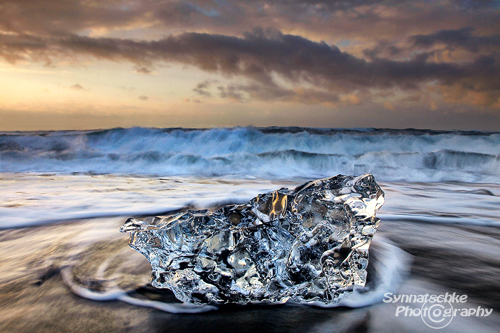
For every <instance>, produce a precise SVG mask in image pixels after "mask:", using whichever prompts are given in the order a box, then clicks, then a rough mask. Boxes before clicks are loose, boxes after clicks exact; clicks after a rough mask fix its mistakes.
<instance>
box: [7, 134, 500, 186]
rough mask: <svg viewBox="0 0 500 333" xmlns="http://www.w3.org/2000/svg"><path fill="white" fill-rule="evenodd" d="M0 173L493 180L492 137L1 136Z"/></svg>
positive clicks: (498, 170)
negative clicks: (361, 176) (335, 175)
mask: <svg viewBox="0 0 500 333" xmlns="http://www.w3.org/2000/svg"><path fill="white" fill-rule="evenodd" d="M0 162H1V164H0V172H60V173H75V172H76V173H92V174H135V175H149V176H150V175H158V176H190V175H193V176H205V177H207V176H208V177H210V176H216V177H221V176H222V177H224V176H235V177H257V178H267V179H286V178H310V177H326V176H331V175H334V174H338V173H342V174H362V173H372V174H374V175H375V176H376V177H377V179H379V180H382V181H413V182H421V181H423V182H434V181H464V182H494V183H498V182H499V181H500V178H499V177H498V176H499V175H500V132H488V133H484V132H459V131H451V132H446V131H424V130H411V129H407V130H392V129H391V130H389V129H386V130H381V129H309V128H300V127H288V128H282V127H271V128H254V127H237V128H218V129H179V128H171V129H154V128H130V129H123V128H116V129H109V130H99V131H56V132H3V133H0Z"/></svg>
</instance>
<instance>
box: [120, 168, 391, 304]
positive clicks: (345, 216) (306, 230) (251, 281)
mask: <svg viewBox="0 0 500 333" xmlns="http://www.w3.org/2000/svg"><path fill="white" fill-rule="evenodd" d="M383 203H384V192H383V191H382V189H381V188H380V187H379V186H378V184H377V183H376V182H375V179H374V177H373V176H372V175H370V174H365V175H362V176H359V177H353V176H343V175H337V176H335V177H330V178H325V179H319V180H316V181H311V182H308V183H305V184H303V185H301V186H299V187H297V188H296V189H294V190H290V189H286V188H282V189H279V190H277V191H273V192H269V193H266V194H260V195H258V196H257V197H255V198H253V199H251V200H250V201H248V202H247V203H245V204H239V205H235V204H233V205H226V206H223V207H221V208H219V209H216V210H186V211H183V212H178V213H175V214H171V215H166V216H150V217H142V218H131V219H128V220H127V221H126V222H125V224H124V225H123V226H122V228H121V229H120V231H122V232H130V246H131V247H132V248H133V249H135V250H137V251H138V252H140V253H142V254H143V255H144V256H145V257H146V258H147V259H148V260H149V262H150V263H151V267H152V277H151V283H152V285H153V286H154V287H156V288H168V289H171V290H172V291H173V292H174V294H175V296H176V297H177V298H178V299H179V300H180V301H182V302H185V303H194V304H206V303H208V304H225V303H236V304H247V303H278V304H279V303H285V302H287V301H292V302H299V303H306V304H307V303H311V304H312V303H314V304H318V303H322V304H335V303H338V302H339V301H340V300H341V299H342V298H343V297H344V296H346V295H347V294H349V293H350V292H351V291H352V290H353V289H354V288H355V287H356V286H358V287H363V286H364V285H365V283H366V275H367V271H366V268H367V265H368V248H369V246H370V243H371V240H372V237H373V235H374V233H375V231H376V229H377V227H378V226H379V219H378V218H377V217H376V216H375V214H376V212H377V211H378V209H379V208H380V207H381V206H382V204H383Z"/></svg>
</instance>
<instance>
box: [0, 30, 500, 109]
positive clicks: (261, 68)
mask: <svg viewBox="0 0 500 333" xmlns="http://www.w3.org/2000/svg"><path fill="white" fill-rule="evenodd" d="M4 45H5V46H6V47H5V46H4V47H3V48H2V50H1V51H0V56H3V57H4V58H5V59H7V60H10V61H12V60H13V59H14V60H16V59H25V60H26V59H33V58H34V60H36V59H37V58H40V59H44V60H46V61H50V60H51V59H52V58H53V57H61V56H62V57H67V56H70V57H74V56H77V55H85V56H93V57H95V58H99V59H109V60H113V61H124V60H125V61H129V62H132V63H134V64H135V65H136V66H140V67H141V68H142V67H145V68H150V67H152V66H154V64H155V63H156V62H161V61H162V62H177V63H182V64H186V65H191V66H194V67H197V68H200V69H202V70H205V71H208V72H217V73H221V74H224V75H228V76H233V77H234V76H238V77H244V78H246V79H249V80H250V81H252V82H255V83H257V84H259V85H260V86H264V87H266V89H269V91H268V93H273V92H274V95H275V96H276V97H280V96H282V95H286V94H289V93H287V92H286V91H287V90H286V89H283V88H280V87H278V85H277V83H276V82H275V79H274V78H273V76H278V77H280V78H281V79H283V80H285V81H287V82H289V83H291V84H296V85H300V84H308V85H312V86H313V88H314V89H316V90H311V91H310V93H313V92H314V91H316V92H318V93H319V92H320V91H323V92H328V91H332V94H334V95H335V94H338V93H347V92H352V91H356V90H366V89H370V88H378V89H389V88H400V89H415V88H418V87H419V86H421V85H422V84H425V83H428V82H431V81H432V82H435V83H438V84H441V85H445V86H453V85H458V86H460V87H462V88H463V89H466V90H472V91H480V92H482V93H486V94H488V95H491V96H490V97H492V98H491V101H495V98H496V96H498V93H499V89H500V81H499V77H500V70H499V69H500V66H499V63H498V59H496V58H495V57H494V56H481V57H479V58H477V59H475V60H474V61H471V62H468V63H465V64H458V63H457V64H455V63H443V62H440V63H437V62H433V61H431V60H430V59H429V55H427V54H421V55H417V56H415V57H414V58H411V59H409V60H405V61H395V60H389V59H382V58H374V59H373V60H372V61H367V60H364V59H362V58H358V57H355V56H353V55H351V54H349V53H347V52H342V51H340V50H339V48H338V47H336V46H332V45H328V44H326V43H324V42H319V43H318V42H314V41H311V40H309V39H306V38H304V37H301V36H295V35H289V34H282V33H281V32H279V31H277V30H267V31H263V30H261V29H256V30H254V31H253V32H251V33H246V34H245V36H244V37H243V38H240V37H235V36H226V35H216V34H202V33H184V34H181V35H176V36H169V37H167V38H164V39H161V40H157V41H136V40H129V39H117V38H91V37H83V36H78V35H71V36H68V37H64V38H49V39H41V38H38V39H37V38H31V37H26V39H25V40H23V41H20V42H17V43H16V42H14V41H11V42H9V43H6V44H4ZM204 87H205V85H204V84H202V86H201V87H197V88H196V89H199V91H198V93H201V94H203V92H206V90H203V88H204ZM318 89H320V90H318ZM239 90H245V89H239ZM246 90H247V91H250V92H252V91H253V92H254V96H262V94H263V93H261V92H258V89H257V88H255V89H253V90H252V89H248V88H247V89H246ZM202 91H203V92H202ZM333 92H334V93H333ZM226 94H227V92H226ZM492 103H493V102H492Z"/></svg>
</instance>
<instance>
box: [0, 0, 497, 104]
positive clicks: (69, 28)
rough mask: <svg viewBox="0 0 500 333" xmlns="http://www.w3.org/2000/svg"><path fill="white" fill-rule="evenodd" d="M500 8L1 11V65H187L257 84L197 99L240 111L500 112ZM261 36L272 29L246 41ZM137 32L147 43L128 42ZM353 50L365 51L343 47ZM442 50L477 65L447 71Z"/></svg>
mask: <svg viewBox="0 0 500 333" xmlns="http://www.w3.org/2000/svg"><path fill="white" fill-rule="evenodd" d="M498 3H499V2H498V1H493V0H491V1H489V0H475V1H474V0H435V1H429V2H420V1H409V0H353V1H345V0H275V1H265V0H234V1H216V0H191V1H175V0H158V1H150V0H144V1H138V0H137V1H134V0H126V1H125V0H113V1H97V0H95V1H94V0H52V1H50V2H47V1H38V0H22V1H19V0H0V57H2V58H4V59H5V60H6V61H8V62H10V63H12V64H16V63H18V62H21V61H37V62H43V63H44V64H46V65H52V66H53V65H54V63H56V61H57V60H58V59H70V60H71V61H74V62H78V61H79V60H80V59H82V58H83V57H95V58H97V59H108V60H112V61H128V62H131V63H132V64H133V66H134V70H135V71H136V72H137V73H141V74H150V73H151V71H152V70H153V69H155V68H157V67H156V65H157V64H158V63H159V62H175V63H180V64H185V65H190V66H194V67H197V68H200V69H202V70H204V71H207V72H214V73H221V74H223V75H226V76H229V77H234V78H236V77H239V78H241V77H242V78H245V79H246V80H247V81H248V82H247V83H243V84H242V83H241V81H240V82H239V84H229V85H225V86H224V85H219V87H221V88H214V87H213V86H211V84H212V83H208V84H206V85H202V86H198V87H195V88H194V91H195V92H196V93H198V94H200V95H203V96H214V95H218V96H219V97H222V98H230V99H233V100H240V101H244V100H246V99H259V100H266V101H267V100H287V101H301V102H305V103H315V102H319V103H321V102H336V101H338V100H339V94H346V93H353V92H356V93H359V92H366V91H368V90H370V89H381V90H391V89H423V88H422V87H425V86H426V85H427V84H431V83H432V85H434V86H435V87H436V89H438V90H439V89H441V90H440V91H442V94H443V96H446V98H447V99H448V100H450V101H457V100H459V101H463V102H465V103H467V101H470V100H473V101H474V103H477V104H478V105H482V106H491V105H500V102H499V98H500V87H499V79H498V77H499V57H498V54H499V52H498V51H499V48H500V46H499V35H498V17H499V10H500V9H499V5H498ZM255 26H261V27H264V28H268V29H260V30H259V29H256V30H253V32H251V33H245V34H244V32H245V31H252V29H253V28H254V27H255ZM140 29H143V30H140ZM187 30H188V31H192V32H189V33H181V34H177V35H170V36H169V37H166V38H163V39H157V40H149V39H150V38H151V37H150V36H151V35H150V32H151V33H153V32H154V33H157V34H158V35H162V36H165V35H167V34H168V33H170V32H172V31H176V33H178V32H179V31H187ZM130 31H145V32H143V35H141V33H139V32H137V34H138V35H137V36H135V35H134V38H127V37H124V36H127V32H130ZM196 31H198V32H199V31H204V32H209V33H196ZM280 31H294V34H286V33H281V32H280ZM114 32H119V33H121V34H122V35H120V36H121V38H104V37H100V38H99V37H96V36H108V37H109V36H115V37H116V36H117V35H116V34H115V35H113V33H114ZM298 35H301V36H298ZM92 36H94V37H92ZM141 36H146V37H148V40H144V39H141ZM242 36H243V37H242ZM409 36H413V37H409ZM322 39H324V40H327V41H329V44H327V43H324V42H319V41H320V40H322ZM342 40H347V41H348V42H353V43H352V44H353V45H355V46H353V47H351V48H350V47H345V48H342V50H341V49H339V48H338V47H336V46H334V45H331V44H332V41H342ZM339 45H340V44H339ZM356 45H358V46H357V48H356ZM439 45H445V46H446V47H447V50H449V51H450V52H455V50H457V49H459V50H466V51H468V52H470V53H473V55H472V56H470V55H467V56H466V57H462V58H458V57H455V54H454V53H453V54H452V56H451V57H448V58H446V59H445V57H444V56H443V54H440V58H439V59H437V57H436V55H437V54H438V51H437V50H436V48H437V47H438V46H439ZM346 50H348V51H346ZM363 50H364V52H363ZM342 51H344V52H342ZM456 53H457V54H458V52H456ZM443 59H444V60H443ZM450 59H451V60H450ZM457 59H458V60H457ZM283 82H284V83H285V84H283ZM464 96H466V97H464ZM464 98H465V99H464Z"/></svg>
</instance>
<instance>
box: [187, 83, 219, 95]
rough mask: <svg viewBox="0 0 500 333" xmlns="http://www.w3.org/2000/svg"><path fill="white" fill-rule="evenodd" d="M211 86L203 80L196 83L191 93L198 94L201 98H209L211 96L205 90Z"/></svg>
mask: <svg viewBox="0 0 500 333" xmlns="http://www.w3.org/2000/svg"><path fill="white" fill-rule="evenodd" d="M214 82H217V80H214ZM211 85H212V81H211V80H205V81H203V82H201V83H198V84H197V85H196V88H194V89H193V91H194V92H196V93H198V94H199V95H201V96H205V97H211V96H212V94H211V93H210V92H209V91H207V90H206V89H207V88H210V86H211Z"/></svg>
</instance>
